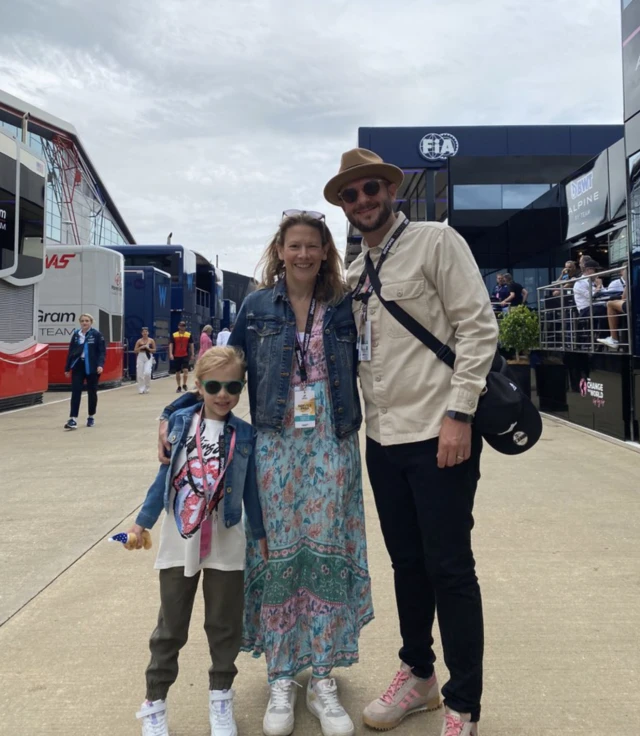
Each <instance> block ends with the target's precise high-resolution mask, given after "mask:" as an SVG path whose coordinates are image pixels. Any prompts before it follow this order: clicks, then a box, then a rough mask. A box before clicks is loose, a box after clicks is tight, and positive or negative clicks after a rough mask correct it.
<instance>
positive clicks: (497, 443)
mask: <svg viewBox="0 0 640 736" xmlns="http://www.w3.org/2000/svg"><path fill="white" fill-rule="evenodd" d="M521 399H522V401H521V408H520V414H519V416H518V417H517V419H516V420H515V421H514V422H513V423H512V424H511V426H510V427H509V428H508V429H507V430H506V431H504V432H502V434H488V433H487V434H483V435H482V436H483V437H484V439H485V440H486V441H487V442H488V443H489V444H490V445H491V447H493V449H494V450H497V451H498V452H501V453H502V454H503V455H520V453H522V452H526V451H527V450H530V449H531V448H532V447H533V446H534V445H535V444H536V442H537V441H538V440H539V439H540V435H541V434H542V417H541V416H540V412H539V411H538V410H537V409H536V407H535V406H534V405H533V402H532V401H531V399H530V398H529V397H528V396H525V394H523V393H522V392H521Z"/></svg>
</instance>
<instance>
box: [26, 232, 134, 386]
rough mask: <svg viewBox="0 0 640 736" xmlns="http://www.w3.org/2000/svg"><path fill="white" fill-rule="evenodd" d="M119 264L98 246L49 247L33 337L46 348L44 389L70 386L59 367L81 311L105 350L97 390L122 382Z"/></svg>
mask: <svg viewBox="0 0 640 736" xmlns="http://www.w3.org/2000/svg"><path fill="white" fill-rule="evenodd" d="M123 270H124V259H123V257H122V255H121V254H120V253H117V252H116V251H114V250H111V249H109V248H102V247H100V246H97V245H48V246H47V254H46V277H45V279H44V281H43V282H42V289H41V293H40V307H39V309H38V334H39V338H40V340H41V341H42V342H43V343H48V344H49V351H50V352H49V384H50V386H52V387H61V386H66V385H69V384H70V383H71V379H70V378H65V375H64V367H65V361H66V359H67V351H68V349H69V341H70V340H71V336H72V335H73V332H74V330H76V329H78V320H79V318H80V315H81V314H83V313H84V312H87V313H89V314H91V315H92V316H93V318H94V320H95V322H94V327H96V329H98V330H100V332H101V333H102V335H103V336H104V339H105V342H106V345H107V357H106V361H105V365H104V371H103V373H102V376H101V378H100V385H101V386H104V385H105V384H107V385H117V384H120V383H121V382H122V370H123V343H122V321H123V315H124V299H123V288H122V281H123Z"/></svg>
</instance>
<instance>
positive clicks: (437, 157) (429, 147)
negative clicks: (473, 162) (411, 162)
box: [419, 133, 460, 161]
mask: <svg viewBox="0 0 640 736" xmlns="http://www.w3.org/2000/svg"><path fill="white" fill-rule="evenodd" d="M459 148H460V144H459V143H458V139H457V138H456V137H455V136H454V135H451V133H428V134H427V135H425V136H424V138H423V139H422V140H421V141H420V145H419V149H420V155H421V156H422V158H425V159H426V160H427V161H444V160H446V159H448V158H451V157H452V156H455V155H456V154H457V153H458V149H459Z"/></svg>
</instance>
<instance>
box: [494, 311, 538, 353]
mask: <svg viewBox="0 0 640 736" xmlns="http://www.w3.org/2000/svg"><path fill="white" fill-rule="evenodd" d="M499 340H500V345H502V347H504V348H506V349H507V350H515V353H516V360H520V358H521V355H520V353H527V352H528V351H529V350H533V349H534V348H537V347H538V345H539V344H540V342H539V341H540V324H539V322H538V315H537V314H536V313H535V312H532V311H531V310H530V309H529V308H528V307H526V306H525V305H524V304H521V305H520V306H519V307H514V308H513V309H510V310H509V312H508V313H507V314H505V315H504V317H503V318H502V319H501V320H500V336H499Z"/></svg>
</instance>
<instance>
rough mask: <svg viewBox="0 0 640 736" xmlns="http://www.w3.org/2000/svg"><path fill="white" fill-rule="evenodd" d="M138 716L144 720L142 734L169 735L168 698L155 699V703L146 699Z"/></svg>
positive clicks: (149, 735) (144, 735) (151, 735)
mask: <svg viewBox="0 0 640 736" xmlns="http://www.w3.org/2000/svg"><path fill="white" fill-rule="evenodd" d="M136 718H139V719H140V720H141V721H142V736H169V725H168V723H167V701H166V700H154V701H153V703H149V702H147V701H146V700H145V701H144V703H143V704H142V705H141V706H140V710H139V711H138V712H137V713H136Z"/></svg>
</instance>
